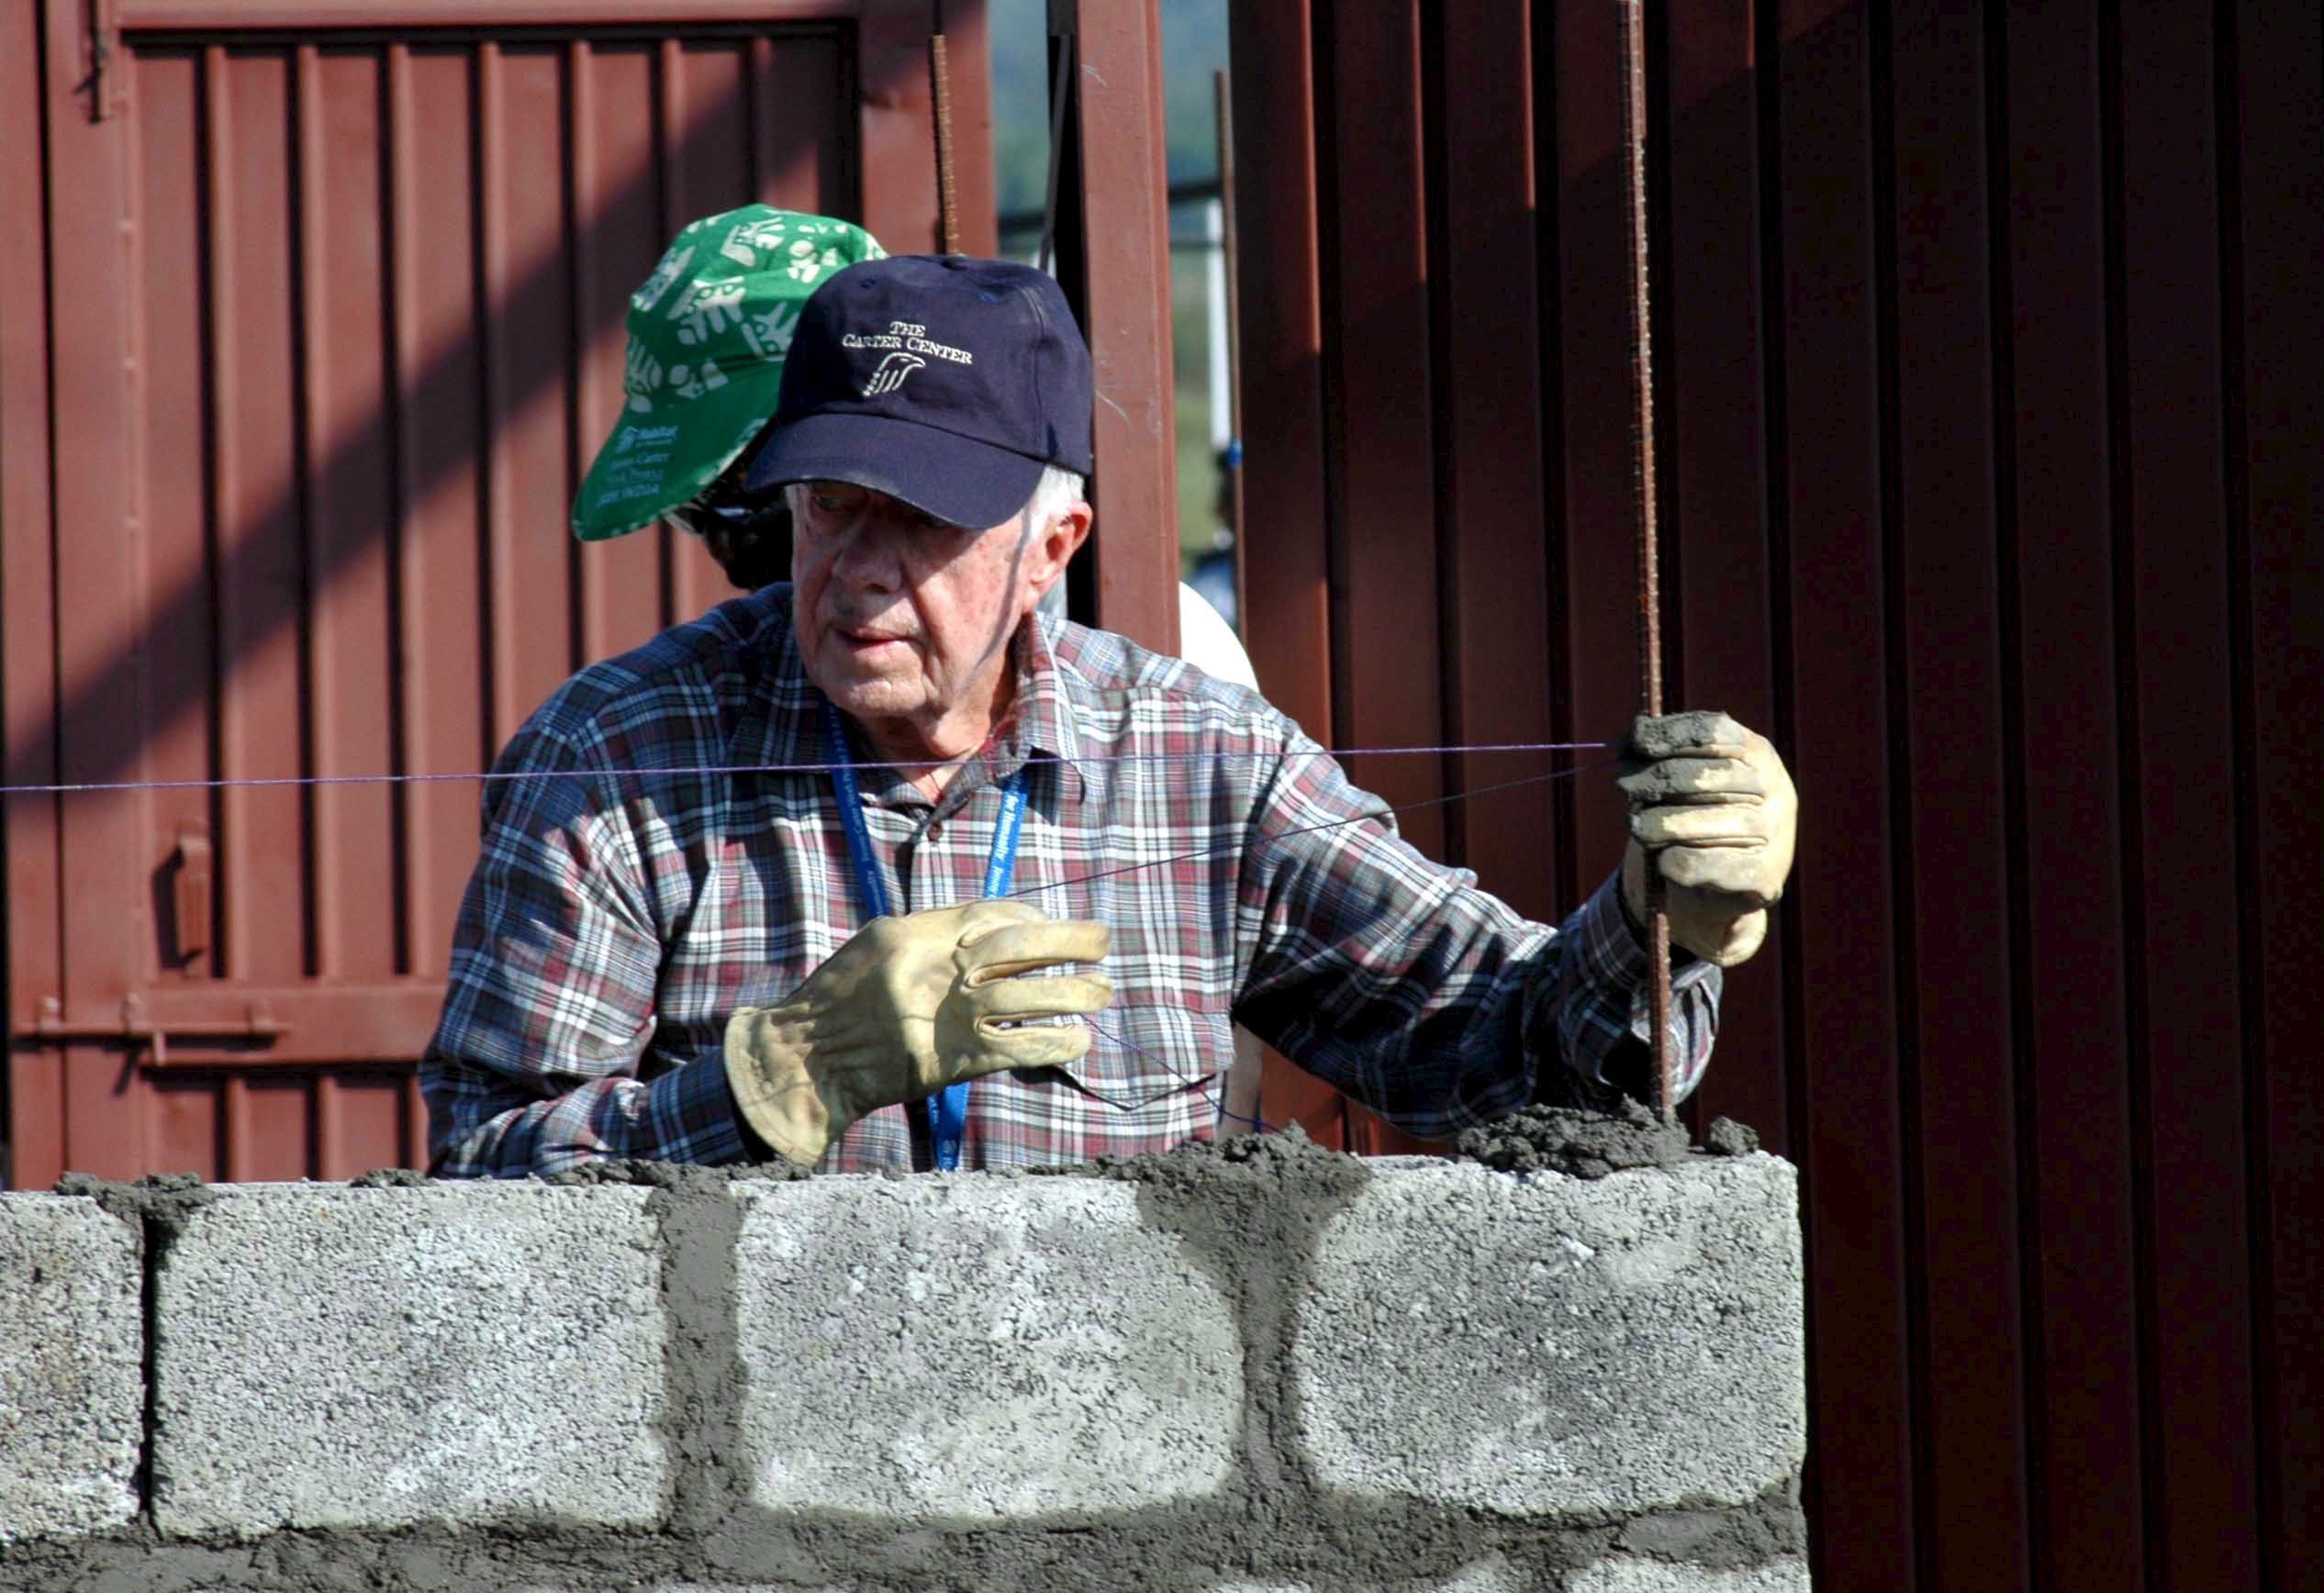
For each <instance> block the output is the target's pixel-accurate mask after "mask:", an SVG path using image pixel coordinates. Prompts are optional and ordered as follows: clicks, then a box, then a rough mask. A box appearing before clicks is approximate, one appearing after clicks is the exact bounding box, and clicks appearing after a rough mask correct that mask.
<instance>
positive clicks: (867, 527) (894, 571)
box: [832, 512, 905, 592]
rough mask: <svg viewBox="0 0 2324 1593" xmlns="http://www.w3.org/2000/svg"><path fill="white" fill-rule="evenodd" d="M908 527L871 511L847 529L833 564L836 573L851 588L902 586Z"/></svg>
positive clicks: (886, 590)
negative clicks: (904, 540) (905, 538)
mask: <svg viewBox="0 0 2324 1593" xmlns="http://www.w3.org/2000/svg"><path fill="white" fill-rule="evenodd" d="M904 536H905V528H904V527H903V526H901V525H900V524H899V523H897V522H896V521H895V520H894V519H892V518H889V517H888V516H886V515H883V514H879V513H877V512H868V513H866V514H863V515H861V516H859V517H858V518H857V519H856V521H855V524H854V525H853V526H851V527H849V528H848V531H847V536H846V539H845V540H844V541H843V542H842V543H841V544H840V550H839V557H838V558H837V559H836V560H834V561H833V562H832V567H833V571H834V573H835V574H837V575H838V576H839V578H840V579H841V580H843V581H844V582H846V583H847V584H848V585H851V586H861V587H866V588H868V589H870V590H873V591H878V592H888V591H894V590H896V589H897V588H898V587H899V586H901V585H902V584H903V570H904V542H903V539H904Z"/></svg>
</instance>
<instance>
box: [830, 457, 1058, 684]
mask: <svg viewBox="0 0 2324 1593" xmlns="http://www.w3.org/2000/svg"><path fill="white" fill-rule="evenodd" d="M793 501H794V502H795V503H796V504H797V506H798V515H797V525H796V529H795V532H794V540H793V543H792V550H791V580H792V582H793V584H794V590H793V592H792V603H793V605H794V614H795V618H794V624H795V625H796V627H797V629H798V632H799V655H800V658H801V659H802V660H803V662H804V663H805V664H806V667H807V677H808V678H809V679H810V680H811V681H813V682H814V683H815V684H816V685H818V686H821V688H822V690H823V692H824V694H825V695H826V696H829V697H830V698H831V699H832V702H834V703H836V704H837V705H838V706H839V707H841V708H842V709H843V710H844V711H845V712H846V713H848V714H850V715H852V716H853V717H855V719H863V720H882V719H909V720H911V721H914V722H916V723H927V722H933V721H934V720H937V719H943V718H944V717H945V716H947V715H954V714H956V713H960V712H964V711H966V712H974V711H976V710H978V709H981V708H985V707H989V706H990V704H991V703H992V701H993V700H994V697H995V695H996V693H997V691H998V689H999V685H1000V676H1001V674H1002V672H1003V671H1005V670H1006V669H1007V667H1008V663H1009V639H1010V638H1011V636H1012V635H1014V634H1015V632H1016V629H1017V625H1018V622H1019V621H1020V620H1022V618H1024V616H1025V614H1026V612H1027V611H1028V610H1030V609H1031V608H1032V607H1033V606H1034V603H1035V602H1036V601H1038V599H1039V596H1040V594H1039V592H1038V590H1037V589H1035V587H1034V584H1033V582H1032V580H1031V578H1030V575H1029V573H1028V571H1027V569H1026V565H1027V563H1028V555H1029V552H1030V550H1028V549H1027V548H1025V547H1024V545H1023V541H1024V539H1023V538H1022V519H1021V518H1019V517H1012V518H1010V519H1008V520H1005V521H1003V522H1002V523H1001V524H1000V525H997V526H989V527H973V526H954V525H947V524H945V523H944V521H942V520H937V519H933V518H930V517H928V516H926V515H923V514H922V513H921V512H920V511H919V510H918V509H915V508H913V507H911V506H910V505H908V504H903V503H899V502H898V501H897V500H896V499H894V498H891V497H889V496H887V495H886V494H884V493H877V492H873V491H870V490H869V489H867V488H865V487H860V486H853V485H847V484H844V483H841V482H825V481H819V482H810V483H809V484H808V485H807V490H806V491H805V492H803V493H801V494H799V496H797V497H796V498H795V499H794V500H793Z"/></svg>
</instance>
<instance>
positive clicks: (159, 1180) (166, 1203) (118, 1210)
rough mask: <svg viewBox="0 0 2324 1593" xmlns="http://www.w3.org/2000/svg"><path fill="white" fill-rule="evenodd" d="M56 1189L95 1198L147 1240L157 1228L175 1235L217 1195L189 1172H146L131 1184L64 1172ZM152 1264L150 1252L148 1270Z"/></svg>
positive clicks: (106, 1209)
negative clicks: (141, 1232)
mask: <svg viewBox="0 0 2324 1593" xmlns="http://www.w3.org/2000/svg"><path fill="white" fill-rule="evenodd" d="M56 1192H57V1193H58V1194H60V1195H78V1196H81V1197H83V1198H86V1199H90V1200H94V1201H95V1202H96V1203H97V1205H98V1206H99V1207H101V1208H102V1209H104V1210H105V1211H106V1212H107V1213H108V1214H109V1215H111V1216H114V1217H117V1218H118V1219H120V1220H122V1221H124V1222H126V1223H128V1225H129V1226H130V1227H132V1228H136V1229H140V1230H141V1231H145V1233H146V1235H147V1237H148V1238H149V1239H151V1237H152V1236H153V1235H152V1231H153V1230H154V1229H155V1228H156V1227H158V1228H159V1229H160V1230H161V1231H162V1233H163V1234H165V1235H166V1234H174V1233H175V1232H177V1231H178V1230H179V1229H181V1228H183V1227H184V1225H185V1219H186V1217H187V1215H188V1214H189V1213H191V1212H192V1211H194V1210H195V1209H197V1208H199V1207H203V1206H207V1205H208V1204H209V1203H210V1202H211V1201H213V1200H215V1199H217V1198H218V1196H217V1195H216V1194H215V1193H213V1192H212V1191H211V1190H209V1189H207V1188H206V1187H204V1186H203V1184H202V1180H201V1179H200V1178H199V1177H197V1176H196V1175H194V1174H192V1173H148V1174H147V1175H145V1176H144V1177H142V1178H140V1179H139V1180H138V1181H137V1182H136V1183H134V1184H117V1183H114V1182H113V1181H112V1180H111V1179H109V1178H100V1177H98V1176H96V1175H95V1174H93V1173H67V1174H66V1175H64V1176H63V1177H61V1178H59V1179H58V1180H57V1182H56ZM151 1263H152V1257H151V1256H150V1255H149V1256H148V1258H147V1265H148V1270H149V1272H150V1271H151Z"/></svg>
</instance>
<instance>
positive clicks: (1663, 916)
mask: <svg viewBox="0 0 2324 1593" xmlns="http://www.w3.org/2000/svg"><path fill="white" fill-rule="evenodd" d="M1619 4H1620V5H1621V7H1622V179H1623V181H1622V191H1623V198H1624V201H1625V209H1626V213H1627V218H1628V221H1629V226H1630V395H1631V406H1632V407H1631V429H1630V441H1631V468H1632V472H1633V475H1634V478H1635V480H1634V484H1633V485H1634V487H1635V492H1636V500H1635V501H1636V502H1637V532H1638V675H1639V697H1640V699H1641V700H1640V707H1641V708H1642V710H1643V711H1644V712H1646V713H1648V714H1656V715H1659V714H1660V713H1661V712H1662V574H1661V561H1660V558H1659V550H1658V547H1657V542H1656V539H1657V537H1658V536H1659V526H1658V524H1657V521H1656V518H1655V503H1654V322H1653V301H1652V298H1651V295H1649V293H1648V282H1647V167H1646V135H1647V81H1646V76H1647V73H1646V3H1645V0H1619ZM1646 910H1647V915H1648V922H1649V924H1650V926H1651V929H1652V933H1653V937H1654V946H1653V959H1654V1079H1655V1106H1656V1108H1657V1109H1658V1110H1659V1112H1660V1113H1661V1116H1662V1120H1663V1121H1664V1122H1666V1123H1668V1122H1671V1121H1674V1120H1676V1118H1677V1115H1678V1103H1677V1102H1676V1101H1675V1100H1674V1099H1673V1098H1672V1097H1673V1096H1674V1095H1675V1094H1676V1088H1675V1082H1674V1077H1673V1074H1672V1070H1671V1065H1670V914H1669V913H1667V912H1665V911H1664V910H1663V907H1662V871H1661V869H1660V867H1659V865H1658V864H1657V862H1656V860H1655V859H1654V858H1652V857H1649V858H1648V859H1647V869H1646Z"/></svg>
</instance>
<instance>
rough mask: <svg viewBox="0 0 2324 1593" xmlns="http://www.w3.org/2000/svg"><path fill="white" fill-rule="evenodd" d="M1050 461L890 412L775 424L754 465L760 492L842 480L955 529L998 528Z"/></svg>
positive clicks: (815, 417)
mask: <svg viewBox="0 0 2324 1593" xmlns="http://www.w3.org/2000/svg"><path fill="white" fill-rule="evenodd" d="M1045 468H1047V467H1046V465H1045V462H1043V461H1041V460H1038V459H1033V458H1029V457H1027V456H1026V455H1024V454H1022V453H1017V452H1014V451H1011V450H1009V449H1006V448H996V447H994V446H993V445H992V444H990V443H989V442H977V441H973V440H969V439H968V438H965V437H956V436H955V435H954V434H953V433H951V432H949V431H939V430H937V429H935V428H934V427H933V426H921V425H917V424H915V423H914V422H912V421H910V420H897V419H894V418H890V417H888V416H885V415H805V416H801V417H800V418H799V419H797V420H792V421H788V422H786V423H784V424H783V425H780V426H777V428H776V429H774V431H773V432H772V433H771V434H770V435H769V436H768V438H767V440H766V441H765V444H764V445H763V446H762V447H761V448H760V449H759V451H758V457H757V458H756V459H754V460H753V461H752V462H751V471H750V478H749V483H748V485H749V486H750V488H751V490H753V491H757V490H758V489H760V488H762V487H769V486H776V485H780V484H782V483H784V482H792V481H844V482H847V483H850V484H852V485H855V486H862V487H869V488H870V489H871V490H872V491H874V492H882V493H886V494H887V495H888V496H889V497H892V498H897V499H899V500H901V501H902V502H904V503H908V504H910V505H911V507H914V508H916V509H920V510H922V511H923V512H924V513H927V514H932V515H933V516H935V517H936V518H938V519H940V520H944V521H948V522H949V523H951V524H953V525H955V526H997V525H999V524H1000V523H1001V522H1002V521H1003V520H1006V519H1008V518H1011V516H1013V515H1015V514H1016V513H1017V512H1018V511H1019V510H1020V509H1022V508H1023V507H1025V504H1026V502H1027V501H1028V500H1029V499H1031V498H1032V496H1033V489H1034V487H1036V486H1038V485H1041V473H1042V471H1043V470H1045Z"/></svg>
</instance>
